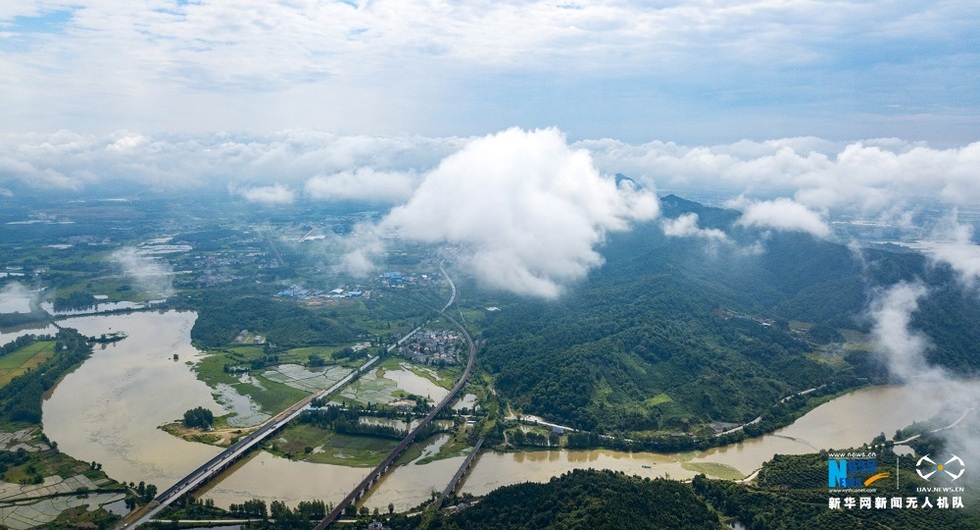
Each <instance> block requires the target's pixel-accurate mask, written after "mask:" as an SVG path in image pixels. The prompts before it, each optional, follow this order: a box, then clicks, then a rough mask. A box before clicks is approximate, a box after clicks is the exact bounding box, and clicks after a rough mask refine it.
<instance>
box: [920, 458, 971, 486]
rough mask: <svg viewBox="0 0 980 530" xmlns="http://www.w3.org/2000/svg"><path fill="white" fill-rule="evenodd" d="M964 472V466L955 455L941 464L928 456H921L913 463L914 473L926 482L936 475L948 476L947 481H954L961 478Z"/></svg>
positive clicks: (960, 459) (961, 460)
mask: <svg viewBox="0 0 980 530" xmlns="http://www.w3.org/2000/svg"><path fill="white" fill-rule="evenodd" d="M964 471H966V464H965V463H963V459H962V458H960V457H958V456H956V455H952V457H951V458H950V459H949V460H947V461H945V462H943V463H941V464H940V463H936V461H934V460H933V459H931V458H929V455H926V456H923V457H922V458H920V459H919V461H918V462H916V463H915V472H916V473H918V474H919V476H920V477H922V478H924V479H926V480H931V477H932V476H933V475H935V474H936V473H945V474H946V475H948V476H949V480H956V479H958V478H960V477H962V476H963V472H964Z"/></svg>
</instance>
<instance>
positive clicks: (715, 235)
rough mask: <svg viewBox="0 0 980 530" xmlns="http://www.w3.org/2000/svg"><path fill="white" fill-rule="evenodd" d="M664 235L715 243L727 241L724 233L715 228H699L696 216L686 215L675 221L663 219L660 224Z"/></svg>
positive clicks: (692, 214)
mask: <svg viewBox="0 0 980 530" xmlns="http://www.w3.org/2000/svg"><path fill="white" fill-rule="evenodd" d="M660 223H661V227H662V228H663V231H664V234H665V235H667V236H670V237H697V238H703V239H711V240H715V241H727V240H728V236H727V235H726V234H725V232H722V231H721V230H718V229H717V228H701V227H699V226H698V214H696V213H686V214H684V215H680V216H678V217H677V218H675V219H663V220H662V221H661V222H660Z"/></svg>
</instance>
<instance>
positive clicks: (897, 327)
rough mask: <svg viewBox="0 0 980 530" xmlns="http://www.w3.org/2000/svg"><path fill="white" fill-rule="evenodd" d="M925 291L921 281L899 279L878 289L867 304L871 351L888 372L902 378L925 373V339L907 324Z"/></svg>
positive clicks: (925, 293)
mask: <svg viewBox="0 0 980 530" xmlns="http://www.w3.org/2000/svg"><path fill="white" fill-rule="evenodd" d="M927 294H928V290H927V289H926V287H925V285H923V284H922V283H921V282H913V283H906V282H901V283H897V284H895V285H893V286H891V287H889V288H888V289H882V290H880V291H878V292H877V293H876V296H875V297H874V299H873V301H872V303H871V307H870V311H869V313H870V316H871V319H872V321H873V323H874V325H873V327H872V331H871V334H872V336H873V337H874V344H875V350H876V351H877V352H878V353H879V354H881V355H882V356H883V357H884V359H885V360H886V361H887V363H888V369H889V371H890V372H891V374H892V375H893V376H894V377H896V378H898V379H899V380H902V381H906V380H909V379H911V378H913V377H917V376H922V375H923V374H924V373H925V372H926V361H925V352H926V350H927V349H928V348H929V344H930V343H929V339H928V338H927V337H926V336H924V335H923V334H921V333H918V332H916V331H913V330H912V329H911V328H910V327H909V324H910V322H911V321H912V314H913V313H914V312H915V311H916V310H917V309H918V307H919V300H920V299H922V298H924V297H925V296H926V295H927Z"/></svg>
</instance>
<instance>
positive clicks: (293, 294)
mask: <svg viewBox="0 0 980 530" xmlns="http://www.w3.org/2000/svg"><path fill="white" fill-rule="evenodd" d="M276 296H278V297H280V298H296V299H297V300H305V301H314V300H338V299H341V298H360V297H362V296H365V293H364V291H361V290H360V289H354V290H350V291H348V290H346V289H343V288H340V287H338V288H337V289H334V290H332V291H325V290H323V289H307V288H306V287H302V286H299V285H292V286H290V287H289V288H288V289H283V290H282V291H279V292H278V293H276Z"/></svg>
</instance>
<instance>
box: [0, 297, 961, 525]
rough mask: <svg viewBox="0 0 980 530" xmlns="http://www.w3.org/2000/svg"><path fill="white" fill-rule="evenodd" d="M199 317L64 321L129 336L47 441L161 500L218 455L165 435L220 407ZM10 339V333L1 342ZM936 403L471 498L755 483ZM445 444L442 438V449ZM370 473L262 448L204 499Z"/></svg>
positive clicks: (54, 414) (824, 409) (49, 407)
mask: <svg viewBox="0 0 980 530" xmlns="http://www.w3.org/2000/svg"><path fill="white" fill-rule="evenodd" d="M194 318H195V315H194V313H190V312H177V311H166V312H161V311H145V312H139V313H132V314H122V315H118V314H116V315H101V316H88V317H78V318H71V319H68V320H65V321H64V322H63V323H62V324H63V325H65V326H71V327H75V328H78V329H79V331H81V332H82V333H84V334H87V335H99V334H102V333H108V332H110V331H123V332H125V333H126V334H127V335H128V336H129V337H128V338H127V339H125V340H123V341H121V342H118V343H114V344H109V345H106V347H104V348H103V347H96V351H95V353H94V354H93V356H92V358H91V359H89V360H88V361H86V362H85V363H84V364H83V365H82V366H81V367H80V368H78V369H77V370H75V371H74V372H72V373H71V374H69V375H67V376H66V377H65V379H64V380H63V381H62V382H61V383H60V384H59V385H58V386H57V387H56V389H55V390H54V391H53V392H52V395H51V396H50V397H49V399H47V400H46V401H45V403H44V406H43V418H44V429H45V432H46V433H47V435H48V437H49V438H51V439H52V440H54V441H57V442H58V444H59V448H60V449H61V450H63V451H64V452H65V453H67V454H70V455H72V456H74V457H76V458H78V459H80V460H83V461H93V460H94V461H97V462H100V463H102V464H103V469H104V470H105V471H106V472H107V473H108V474H109V475H110V476H111V477H113V478H115V479H117V480H121V481H126V482H130V481H133V482H139V481H141V480H142V481H146V482H148V483H152V484H156V485H157V486H158V488H159V489H160V490H161V491H162V490H163V489H165V488H167V487H169V486H170V485H172V484H173V483H175V482H176V481H177V480H178V478H180V477H182V476H183V475H184V474H186V473H188V472H190V471H191V470H193V469H195V468H196V467H197V466H199V465H200V464H201V463H203V462H204V461H206V460H207V459H208V458H210V457H211V456H213V455H214V454H216V453H217V452H218V449H217V448H215V447H211V446H207V445H203V444H198V443H190V442H184V441H182V440H180V439H178V438H175V437H173V436H170V435H168V434H166V433H164V432H163V431H161V430H160V429H159V428H158V427H159V426H160V425H163V424H165V423H168V422H171V421H174V420H176V419H178V418H180V417H181V416H182V414H183V412H184V411H185V410H187V409H189V408H193V407H196V406H201V405H203V406H206V407H209V408H212V410H220V405H219V404H218V403H216V402H215V400H214V398H213V397H212V391H211V389H209V388H208V387H207V386H206V385H205V384H204V383H202V382H201V381H199V380H198V379H197V378H196V376H195V374H194V372H193V371H192V370H191V367H190V366H189V365H188V364H187V363H188V362H190V363H193V362H194V361H196V360H197V359H199V358H200V355H201V354H200V352H198V351H196V350H195V349H194V348H193V347H192V346H191V345H190V328H191V326H192V325H193V322H194ZM12 336H13V335H5V334H0V343H4V342H7V341H9V340H11V338H10V337H12ZM174 353H177V354H179V357H180V362H174V361H173V354H174ZM420 379H421V378H420ZM929 395H930V396H932V397H933V399H924V398H923V394H921V393H920V392H918V391H916V390H914V389H913V388H911V387H897V386H881V387H872V388H865V389H861V390H858V391H856V392H852V393H850V394H847V395H845V396H843V397H840V398H837V399H835V400H833V401H831V402H829V403H827V404H824V405H822V406H820V407H818V408H817V409H815V410H813V411H811V412H810V413H808V414H807V415H805V416H803V417H802V418H800V419H799V420H797V421H796V422H795V423H794V424H792V425H790V426H789V427H786V428H784V429H781V430H780V431H777V432H776V433H773V434H770V435H767V436H763V437H760V438H756V439H753V440H750V441H747V442H745V443H742V444H738V445H735V446H730V447H725V448H716V449H711V450H708V451H705V452H702V453H685V454H654V453H635V454H630V453H623V452H618V451H610V450H591V451H564V450H561V451H558V450H556V451H534V452H519V453H492V452H487V453H484V454H482V455H481V456H480V457H479V458H478V459H477V460H476V464H475V465H474V468H473V469H472V471H471V472H470V475H469V476H468V477H467V479H466V480H465V482H464V484H463V487H462V491H464V492H469V493H472V494H477V495H479V494H484V493H487V492H489V491H491V490H493V489H494V488H497V487H500V486H503V485H507V484H514V483H518V482H524V481H535V482H543V481H547V480H548V479H549V478H550V477H553V476H557V475H560V474H562V473H564V472H565V471H568V470H571V469H576V468H586V467H597V468H606V469H613V470H619V471H624V472H626V473H629V474H637V475H642V476H664V475H669V476H670V477H672V478H677V479H684V478H690V477H692V476H694V475H695V474H696V473H697V471H696V470H697V469H698V467H697V466H698V465H703V464H721V465H723V466H727V467H726V468H725V469H727V470H728V471H729V472H730V473H733V474H736V475H745V474H749V473H751V472H752V471H753V470H755V469H756V468H758V467H759V465H761V463H762V462H764V461H765V460H768V459H770V458H772V456H773V455H774V454H776V453H783V454H786V453H805V452H811V451H813V450H814V449H813V448H826V449H830V448H843V447H850V446H856V445H860V444H861V443H864V442H867V441H870V439H871V438H873V437H874V436H875V435H877V434H878V433H879V432H884V433H885V434H886V435H888V436H891V434H893V433H894V432H895V430H896V429H898V428H901V427H904V426H906V425H908V424H909V423H911V422H912V421H913V420H923V419H926V418H928V417H930V416H932V415H934V414H935V413H936V412H937V411H938V410H939V409H940V408H941V407H942V405H943V403H944V402H946V399H947V398H948V396H943V395H942V392H941V390H937V389H931V391H930V392H929ZM789 438H792V439H789ZM441 441H442V439H440V438H435V440H434V441H433V443H440V442H441ZM432 450H434V448H429V449H428V450H426V452H431V451H432ZM462 460H463V457H455V458H450V459H444V460H437V461H434V462H430V463H428V464H425V465H417V464H415V463H410V464H408V465H406V466H402V467H399V468H397V469H396V470H395V471H394V472H392V473H389V474H388V475H387V476H386V477H385V478H384V479H383V481H382V482H381V484H380V485H379V486H378V487H377V488H375V490H374V491H373V492H372V493H371V494H370V495H369V496H368V497H367V498H366V501H365V502H366V505H367V506H368V507H369V508H372V509H373V508H375V507H377V508H380V509H381V510H382V511H385V510H386V509H387V506H388V503H392V504H394V505H395V506H396V508H397V509H399V510H405V509H408V508H410V507H413V506H416V505H418V504H419V503H420V502H423V501H425V500H426V499H428V498H429V496H430V493H431V492H432V491H441V490H442V488H443V487H445V484H446V483H448V481H449V479H450V478H451V477H452V475H453V473H454V472H455V470H456V468H457V467H458V466H459V464H460V463H461V462H462ZM685 464H686V467H685ZM709 469H710V468H709ZM367 471H368V470H367V469H366V468H352V467H345V466H334V465H326V464H311V463H305V462H291V461H288V460H285V459H283V458H280V457H277V456H274V455H271V454H269V453H266V452H264V451H259V452H257V453H255V455H254V456H253V457H252V458H250V459H248V460H246V461H245V462H244V463H242V464H240V465H239V467H238V469H237V470H236V471H235V472H234V473H232V474H230V475H227V476H225V477H223V478H222V479H221V480H219V481H218V482H216V483H215V484H213V485H212V486H211V487H210V488H209V489H207V490H204V491H203V492H202V494H201V495H202V497H204V498H212V499H214V500H215V502H216V503H217V504H218V505H219V506H225V507H227V506H228V504H230V503H241V502H243V501H245V500H248V499H251V498H263V499H266V500H273V499H279V500H282V501H284V502H286V503H287V504H289V505H295V504H296V503H298V502H299V501H301V500H316V499H321V500H325V501H327V502H334V503H335V502H337V501H339V500H340V499H341V498H342V497H343V496H344V495H345V494H346V493H347V492H348V491H349V490H350V489H351V488H352V487H353V486H354V485H355V484H356V483H357V482H359V481H360V479H361V478H363V477H364V476H365V474H366V473H367Z"/></svg>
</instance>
